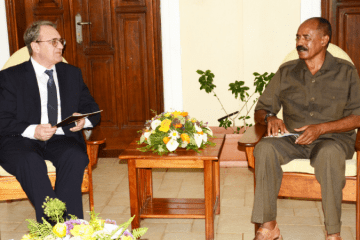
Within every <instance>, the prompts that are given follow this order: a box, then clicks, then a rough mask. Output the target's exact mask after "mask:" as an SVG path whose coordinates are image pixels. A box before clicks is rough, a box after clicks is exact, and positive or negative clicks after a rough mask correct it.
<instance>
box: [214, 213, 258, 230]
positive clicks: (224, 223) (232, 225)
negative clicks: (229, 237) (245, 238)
mask: <svg viewBox="0 0 360 240" xmlns="http://www.w3.org/2000/svg"><path fill="white" fill-rule="evenodd" d="M253 231H254V224H252V223H251V222H250V217H249V216H236V215H220V218H219V224H218V226H217V233H218V234H220V233H227V234H228V233H234V234H238V233H251V232H253Z"/></svg>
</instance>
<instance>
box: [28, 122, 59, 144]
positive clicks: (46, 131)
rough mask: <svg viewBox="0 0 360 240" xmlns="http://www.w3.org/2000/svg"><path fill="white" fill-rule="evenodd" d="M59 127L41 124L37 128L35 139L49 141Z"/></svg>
mask: <svg viewBox="0 0 360 240" xmlns="http://www.w3.org/2000/svg"><path fill="white" fill-rule="evenodd" d="M56 129H57V127H51V124H49V123H48V124H39V125H37V126H36V128H35V133H34V137H35V138H36V139H38V140H40V141H47V140H49V139H50V138H51V137H52V136H53V135H54V134H55V132H56Z"/></svg>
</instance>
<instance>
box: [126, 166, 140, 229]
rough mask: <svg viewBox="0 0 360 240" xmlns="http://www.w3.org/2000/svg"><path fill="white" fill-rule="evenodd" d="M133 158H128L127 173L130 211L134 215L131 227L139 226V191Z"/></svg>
mask: <svg viewBox="0 0 360 240" xmlns="http://www.w3.org/2000/svg"><path fill="white" fill-rule="evenodd" d="M135 161H136V160H133V159H129V160H128V175H129V191H130V212H131V216H134V215H135V218H134V219H133V221H132V223H131V227H132V229H135V228H139V227H140V206H139V197H140V196H139V191H138V183H137V170H136V167H135Z"/></svg>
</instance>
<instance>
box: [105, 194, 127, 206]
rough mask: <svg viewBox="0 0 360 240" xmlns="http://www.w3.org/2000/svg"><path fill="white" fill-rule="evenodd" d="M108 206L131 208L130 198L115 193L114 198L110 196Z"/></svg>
mask: <svg viewBox="0 0 360 240" xmlns="http://www.w3.org/2000/svg"><path fill="white" fill-rule="evenodd" d="M107 205H109V206H130V198H129V197H128V196H124V195H123V194H122V193H119V192H114V193H113V194H112V196H110V200H109V202H108V204H107Z"/></svg>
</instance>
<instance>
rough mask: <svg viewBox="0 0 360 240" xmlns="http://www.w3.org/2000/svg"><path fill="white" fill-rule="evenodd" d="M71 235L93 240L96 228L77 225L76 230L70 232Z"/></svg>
mask: <svg viewBox="0 0 360 240" xmlns="http://www.w3.org/2000/svg"><path fill="white" fill-rule="evenodd" d="M70 233H71V234H72V235H73V236H74V237H77V236H79V237H81V238H82V239H84V240H90V239H92V237H91V236H92V235H93V233H94V228H93V227H92V226H91V225H85V224H80V225H75V226H74V228H73V229H71V230H70Z"/></svg>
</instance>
